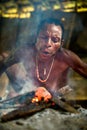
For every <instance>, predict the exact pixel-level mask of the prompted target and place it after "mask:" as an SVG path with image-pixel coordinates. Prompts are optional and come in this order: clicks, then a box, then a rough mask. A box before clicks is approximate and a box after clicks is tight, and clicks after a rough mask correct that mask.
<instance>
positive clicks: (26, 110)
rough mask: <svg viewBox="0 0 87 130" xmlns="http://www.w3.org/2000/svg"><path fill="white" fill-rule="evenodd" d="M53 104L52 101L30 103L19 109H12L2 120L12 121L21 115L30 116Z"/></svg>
mask: <svg viewBox="0 0 87 130" xmlns="http://www.w3.org/2000/svg"><path fill="white" fill-rule="evenodd" d="M50 106H52V103H40V104H36V103H32V104H30V105H25V106H24V107H21V108H19V109H17V110H14V111H11V112H9V113H7V114H5V115H3V116H2V117H1V121H2V122H7V121H11V120H14V119H18V118H20V117H25V116H30V115H32V114H34V113H36V112H38V111H41V110H43V109H45V108H48V107H50Z"/></svg>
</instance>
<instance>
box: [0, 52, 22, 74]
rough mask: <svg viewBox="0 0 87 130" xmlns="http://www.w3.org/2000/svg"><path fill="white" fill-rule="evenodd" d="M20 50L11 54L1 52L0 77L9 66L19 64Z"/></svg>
mask: <svg viewBox="0 0 87 130" xmlns="http://www.w3.org/2000/svg"><path fill="white" fill-rule="evenodd" d="M20 55H21V54H20V50H17V51H15V52H12V53H8V52H3V53H2V54H0V75H1V74H2V73H3V72H5V70H6V69H7V68H8V67H10V66H11V65H13V64H15V63H18V62H20Z"/></svg>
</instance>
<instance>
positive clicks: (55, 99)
mask: <svg viewBox="0 0 87 130" xmlns="http://www.w3.org/2000/svg"><path fill="white" fill-rule="evenodd" d="M15 98H16V99H17V97H15ZM28 99H29V102H28ZM28 99H27V100H26V101H25V104H24V106H21V107H18V109H16V110H13V111H11V112H9V113H7V114H5V115H3V116H2V117H1V121H2V122H6V121H10V120H13V119H18V118H20V117H24V116H30V115H32V114H34V113H36V112H38V111H41V110H43V109H45V108H48V107H51V106H52V105H53V103H55V104H57V105H59V106H60V107H61V108H62V109H64V110H66V111H68V112H70V113H79V112H78V111H77V110H76V109H75V108H74V107H72V106H70V105H69V104H68V103H67V102H65V101H62V100H61V97H59V95H55V94H54V95H52V98H51V100H49V101H48V102H45V101H43V100H41V101H39V99H38V98H37V97H33V98H32V99H30V98H28Z"/></svg>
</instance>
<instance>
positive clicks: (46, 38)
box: [39, 36, 48, 40]
mask: <svg viewBox="0 0 87 130" xmlns="http://www.w3.org/2000/svg"><path fill="white" fill-rule="evenodd" d="M39 38H40V39H44V40H48V37H47V36H39Z"/></svg>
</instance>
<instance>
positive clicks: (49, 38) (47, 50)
mask: <svg viewBox="0 0 87 130" xmlns="http://www.w3.org/2000/svg"><path fill="white" fill-rule="evenodd" d="M61 38H62V29H61V27H60V26H57V25H55V24H45V25H44V27H43V28H42V29H41V30H40V32H39V35H38V38H37V42H36V48H37V51H38V54H39V55H40V57H41V58H49V57H51V56H52V55H53V54H55V53H56V52H57V50H58V49H59V48H60V46H61Z"/></svg>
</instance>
